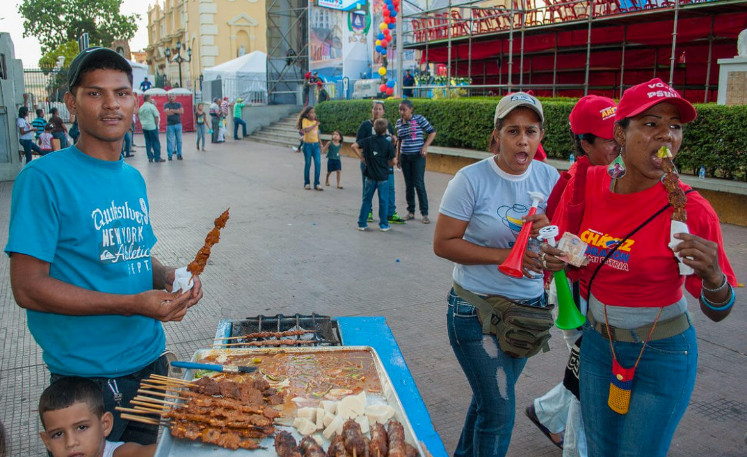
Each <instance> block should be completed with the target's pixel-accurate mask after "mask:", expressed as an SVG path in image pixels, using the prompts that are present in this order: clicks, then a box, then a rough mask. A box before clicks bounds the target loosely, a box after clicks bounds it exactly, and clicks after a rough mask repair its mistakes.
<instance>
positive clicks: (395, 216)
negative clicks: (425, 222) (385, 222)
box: [389, 213, 407, 224]
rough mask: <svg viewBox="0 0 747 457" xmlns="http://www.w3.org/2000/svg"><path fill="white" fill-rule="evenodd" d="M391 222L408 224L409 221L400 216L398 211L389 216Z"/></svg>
mask: <svg viewBox="0 0 747 457" xmlns="http://www.w3.org/2000/svg"><path fill="white" fill-rule="evenodd" d="M389 223H390V224H406V223H407V221H405V220H404V219H402V218H401V217H399V215H398V214H397V213H394V214H393V215H391V216H389Z"/></svg>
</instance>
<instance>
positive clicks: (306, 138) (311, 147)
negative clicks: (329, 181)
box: [296, 106, 324, 191]
mask: <svg viewBox="0 0 747 457" xmlns="http://www.w3.org/2000/svg"><path fill="white" fill-rule="evenodd" d="M296 128H297V129H298V130H300V131H302V132H303V148H302V149H303V158H304V167H303V187H304V189H306V190H309V189H311V179H310V177H309V171H310V170H311V161H312V159H313V160H314V190H318V191H322V190H324V188H322V186H321V185H320V184H319V175H320V174H321V169H320V163H321V161H322V158H321V149H322V147H321V142H320V140H319V121H318V120H317V118H316V111H314V107H313V106H307V107H306V108H304V109H303V111H301V114H299V115H298V121H296Z"/></svg>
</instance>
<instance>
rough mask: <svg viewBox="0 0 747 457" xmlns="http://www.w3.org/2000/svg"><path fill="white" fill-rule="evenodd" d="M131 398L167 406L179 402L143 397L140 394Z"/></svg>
mask: <svg viewBox="0 0 747 457" xmlns="http://www.w3.org/2000/svg"><path fill="white" fill-rule="evenodd" d="M133 400H136V401H142V402H146V403H152V404H159V405H167V406H169V405H178V404H179V403H177V402H172V401H166V400H161V399H158V398H151V397H144V396H142V395H136V396H135V398H133Z"/></svg>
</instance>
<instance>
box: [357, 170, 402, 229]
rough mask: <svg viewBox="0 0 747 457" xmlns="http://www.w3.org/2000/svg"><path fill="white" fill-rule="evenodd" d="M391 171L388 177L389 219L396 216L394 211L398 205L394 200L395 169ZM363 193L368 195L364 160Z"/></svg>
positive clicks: (362, 174) (362, 171)
mask: <svg viewBox="0 0 747 457" xmlns="http://www.w3.org/2000/svg"><path fill="white" fill-rule="evenodd" d="M389 171H391V172H392V173H389V177H388V178H387V182H389V205H388V206H387V213H388V214H387V219H389V218H390V217H392V216H394V213H396V212H397V206H396V204H395V202H394V199H395V196H394V173H393V171H394V170H393V169H392V168H390V169H389ZM361 195H362V196H365V195H366V164H365V163H363V162H361Z"/></svg>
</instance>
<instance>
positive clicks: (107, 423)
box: [39, 376, 156, 457]
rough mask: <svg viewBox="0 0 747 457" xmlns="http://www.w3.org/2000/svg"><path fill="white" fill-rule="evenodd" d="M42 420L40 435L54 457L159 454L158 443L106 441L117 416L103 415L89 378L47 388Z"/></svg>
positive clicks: (147, 456)
mask: <svg viewBox="0 0 747 457" xmlns="http://www.w3.org/2000/svg"><path fill="white" fill-rule="evenodd" d="M39 417H40V419H41V422H42V427H44V431H42V432H39V436H40V437H41V439H42V441H44V445H45V446H46V447H47V450H48V451H49V452H50V453H51V454H52V457H68V456H70V455H75V456H79V457H152V456H153V455H154V454H155V452H156V445H155V444H151V445H148V446H142V445H140V444H136V443H121V442H119V443H114V442H111V441H107V440H106V437H107V436H108V435H109V433H110V432H111V430H112V426H113V424H114V417H113V416H112V413H110V412H104V397H103V394H102V392H101V389H100V388H99V386H98V385H97V384H96V383H95V382H93V381H91V380H89V379H86V378H80V377H75V376H71V377H67V378H62V379H60V380H59V381H57V382H54V383H52V385H50V386H49V387H47V388H46V389H44V392H43V393H42V395H41V398H40V399H39Z"/></svg>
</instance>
